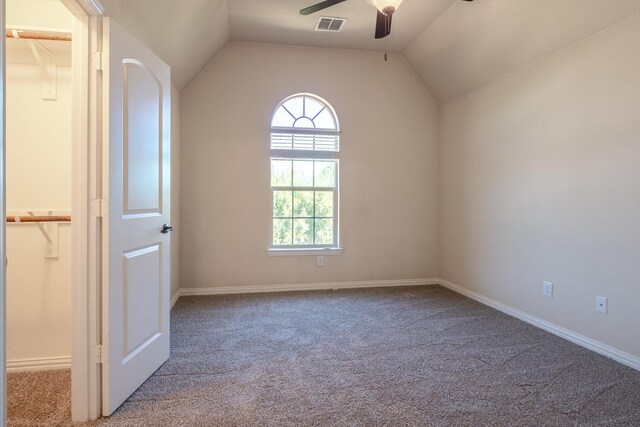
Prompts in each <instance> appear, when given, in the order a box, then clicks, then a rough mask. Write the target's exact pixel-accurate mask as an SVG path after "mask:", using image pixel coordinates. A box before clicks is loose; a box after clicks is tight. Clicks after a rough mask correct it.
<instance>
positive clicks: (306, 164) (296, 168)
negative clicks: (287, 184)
mask: <svg viewBox="0 0 640 427" xmlns="http://www.w3.org/2000/svg"><path fill="white" fill-rule="evenodd" d="M293 185H295V186H296V187H313V161H311V160H296V161H294V162H293Z"/></svg>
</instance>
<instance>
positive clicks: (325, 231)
mask: <svg viewBox="0 0 640 427" xmlns="http://www.w3.org/2000/svg"><path fill="white" fill-rule="evenodd" d="M315 243H316V245H332V244H333V219H330V218H322V219H316V242H315Z"/></svg>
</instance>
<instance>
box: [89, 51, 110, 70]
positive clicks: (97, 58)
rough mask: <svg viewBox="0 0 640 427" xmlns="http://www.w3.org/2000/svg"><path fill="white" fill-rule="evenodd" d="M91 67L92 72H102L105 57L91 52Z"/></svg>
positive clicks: (102, 54)
mask: <svg viewBox="0 0 640 427" xmlns="http://www.w3.org/2000/svg"><path fill="white" fill-rule="evenodd" d="M92 65H93V69H94V70H97V71H102V70H104V68H105V67H106V65H107V64H105V56H104V53H103V52H93V58H92Z"/></svg>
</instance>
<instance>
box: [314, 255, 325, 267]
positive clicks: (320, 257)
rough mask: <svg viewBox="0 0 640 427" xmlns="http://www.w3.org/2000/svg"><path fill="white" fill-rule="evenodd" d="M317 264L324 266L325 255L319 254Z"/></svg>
mask: <svg viewBox="0 0 640 427" xmlns="http://www.w3.org/2000/svg"><path fill="white" fill-rule="evenodd" d="M316 264H318V267H322V266H323V265H324V257H323V256H322V255H319V256H318V258H316Z"/></svg>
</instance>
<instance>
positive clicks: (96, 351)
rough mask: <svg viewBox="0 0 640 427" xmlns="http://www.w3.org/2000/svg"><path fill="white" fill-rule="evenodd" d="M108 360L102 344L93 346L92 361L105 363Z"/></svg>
mask: <svg viewBox="0 0 640 427" xmlns="http://www.w3.org/2000/svg"><path fill="white" fill-rule="evenodd" d="M106 361H107V352H106V351H105V348H104V346H103V345H102V344H98V345H94V346H92V347H91V362H93V363H105V362H106Z"/></svg>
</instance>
